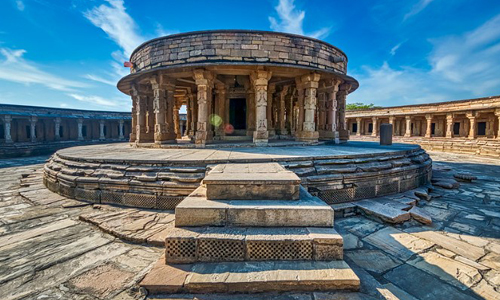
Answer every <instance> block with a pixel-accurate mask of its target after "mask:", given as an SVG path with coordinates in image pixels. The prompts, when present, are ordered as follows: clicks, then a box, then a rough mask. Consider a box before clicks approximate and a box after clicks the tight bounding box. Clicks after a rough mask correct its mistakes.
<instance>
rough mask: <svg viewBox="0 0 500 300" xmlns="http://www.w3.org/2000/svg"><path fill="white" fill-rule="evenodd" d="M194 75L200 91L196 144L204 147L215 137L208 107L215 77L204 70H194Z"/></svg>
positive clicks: (198, 96) (198, 95)
mask: <svg viewBox="0 0 500 300" xmlns="http://www.w3.org/2000/svg"><path fill="white" fill-rule="evenodd" d="M193 75H194V79H195V81H196V85H197V89H198V93H197V102H198V123H197V126H196V138H195V142H196V144H197V145H199V146H202V147H203V146H204V145H205V144H206V142H207V141H210V140H212V137H213V136H212V134H211V131H210V130H209V125H210V124H209V120H208V117H209V111H208V105H207V102H208V101H212V86H213V75H212V73H210V72H208V71H204V70H202V69H197V70H194V72H193Z"/></svg>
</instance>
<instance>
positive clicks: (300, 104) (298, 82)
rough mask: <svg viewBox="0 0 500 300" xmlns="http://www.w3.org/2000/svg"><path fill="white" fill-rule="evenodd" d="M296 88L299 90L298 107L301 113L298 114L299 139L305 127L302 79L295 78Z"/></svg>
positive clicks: (297, 132)
mask: <svg viewBox="0 0 500 300" xmlns="http://www.w3.org/2000/svg"><path fill="white" fill-rule="evenodd" d="M295 87H296V88H297V105H298V107H299V113H298V116H297V117H298V120H297V123H298V126H297V130H296V132H295V136H296V137H298V136H299V135H300V132H302V130H303V128H302V127H303V126H304V95H305V94H304V84H303V82H302V78H301V77H297V78H295Z"/></svg>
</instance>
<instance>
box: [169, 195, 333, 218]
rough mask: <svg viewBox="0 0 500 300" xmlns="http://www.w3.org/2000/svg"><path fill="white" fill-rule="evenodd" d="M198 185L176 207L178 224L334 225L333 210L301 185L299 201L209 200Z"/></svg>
mask: <svg viewBox="0 0 500 300" xmlns="http://www.w3.org/2000/svg"><path fill="white" fill-rule="evenodd" d="M204 190H205V188H204V187H199V188H198V189H197V190H195V192H193V194H192V195H193V196H188V197H186V198H185V199H184V200H183V201H182V202H181V203H180V204H178V205H177V207H176V208H175V216H176V219H175V225H176V226H178V227H182V226H239V227H276V226H283V227H301V226H317V227H332V226H333V220H334V211H333V209H332V208H331V207H330V206H328V205H327V204H326V203H325V202H323V201H322V200H320V199H319V198H317V197H313V196H311V195H310V194H309V193H308V192H307V191H306V190H305V189H304V188H301V193H300V195H301V197H300V200H297V201H288V200H283V201H279V200H234V201H224V200H208V199H206V198H205V197H203V196H201V197H200V196H199V195H202V194H203V191H204Z"/></svg>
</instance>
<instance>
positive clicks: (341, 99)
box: [337, 83, 359, 141]
mask: <svg viewBox="0 0 500 300" xmlns="http://www.w3.org/2000/svg"><path fill="white" fill-rule="evenodd" d="M350 90H351V85H350V84H348V83H343V84H341V85H340V87H339V91H338V92H337V107H338V115H339V120H338V123H339V127H338V128H339V129H338V131H339V136H340V140H341V141H347V140H348V139H349V134H348V133H349V131H348V130H347V124H346V118H345V106H346V98H347V94H349V91H350ZM358 130H359V129H358Z"/></svg>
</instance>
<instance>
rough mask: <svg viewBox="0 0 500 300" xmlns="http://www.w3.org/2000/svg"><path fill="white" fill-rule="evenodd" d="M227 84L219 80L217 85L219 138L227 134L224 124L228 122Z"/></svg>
mask: <svg viewBox="0 0 500 300" xmlns="http://www.w3.org/2000/svg"><path fill="white" fill-rule="evenodd" d="M226 91H227V89H226V85H225V84H223V83H221V82H219V83H217V84H216V85H215V97H216V98H215V102H216V106H215V107H216V111H215V115H216V117H214V120H213V121H214V124H213V125H214V126H215V135H216V137H217V139H219V140H220V139H222V137H223V136H225V132H224V124H226V123H227V120H226V119H225V104H226Z"/></svg>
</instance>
